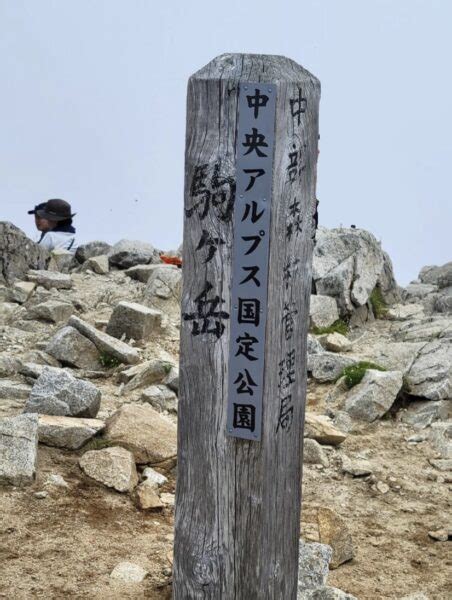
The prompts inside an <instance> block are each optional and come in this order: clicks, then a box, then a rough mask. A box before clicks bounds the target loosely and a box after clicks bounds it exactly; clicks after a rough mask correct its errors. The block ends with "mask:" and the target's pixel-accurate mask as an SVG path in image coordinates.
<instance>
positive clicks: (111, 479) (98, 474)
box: [80, 446, 138, 492]
mask: <svg viewBox="0 0 452 600" xmlns="http://www.w3.org/2000/svg"><path fill="white" fill-rule="evenodd" d="M80 467H81V468H82V469H83V471H84V472H85V473H86V474H87V475H89V477H92V478H93V479H95V480H96V481H99V482H100V483H103V484H104V485H106V486H107V487H111V488H114V489H115V490H117V491H118V492H131V491H132V490H133V488H134V487H135V486H136V485H137V483H138V475H137V471H136V467H135V461H134V459H133V455H132V453H131V452H129V451H128V450H126V449H125V448H120V447H119V446H116V447H112V448H103V449H102V450H89V451H88V452H85V454H84V455H83V456H82V457H81V459H80Z"/></svg>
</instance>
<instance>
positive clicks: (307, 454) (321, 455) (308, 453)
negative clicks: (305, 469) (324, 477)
mask: <svg viewBox="0 0 452 600" xmlns="http://www.w3.org/2000/svg"><path fill="white" fill-rule="evenodd" d="M303 462H304V463H306V464H314V465H315V464H320V465H323V466H324V467H328V465H329V464H330V463H329V460H328V457H327V456H326V454H325V451H324V450H323V448H322V446H321V445H320V444H319V443H318V442H316V441H315V440H312V439H310V438H305V439H304V445H303Z"/></svg>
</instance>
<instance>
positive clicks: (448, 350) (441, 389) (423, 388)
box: [405, 338, 452, 400]
mask: <svg viewBox="0 0 452 600" xmlns="http://www.w3.org/2000/svg"><path fill="white" fill-rule="evenodd" d="M405 381H406V385H407V391H409V392H410V394H412V395H413V396H420V397H422V398H428V399H429V400H446V399H448V398H451V397H452V339H451V338H449V339H439V340H433V341H431V342H429V343H427V344H425V345H424V346H423V348H422V349H421V350H420V352H419V353H418V355H417V356H416V358H415V360H414V362H413V364H412V366H411V368H410V369H409V371H408V373H407V375H406V379H405Z"/></svg>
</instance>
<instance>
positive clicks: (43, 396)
mask: <svg viewBox="0 0 452 600" xmlns="http://www.w3.org/2000/svg"><path fill="white" fill-rule="evenodd" d="M100 401H101V392H100V391H99V390H98V389H97V388H96V386H95V385H93V384H92V383H91V382H90V381H84V380H82V379H76V378H75V377H73V376H72V375H71V374H70V373H67V372H66V371H63V370H60V369H55V368H45V369H44V370H43V372H42V375H41V376H40V377H39V378H38V379H37V381H36V383H35V384H34V386H33V389H32V390H31V394H30V397H29V399H28V401H27V403H26V405H25V409H24V412H26V413H39V414H44V415H56V416H67V417H90V418H94V417H95V416H96V415H97V413H98V412H99V407H100Z"/></svg>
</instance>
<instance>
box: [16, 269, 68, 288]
mask: <svg viewBox="0 0 452 600" xmlns="http://www.w3.org/2000/svg"><path fill="white" fill-rule="evenodd" d="M27 279H28V281H33V282H34V283H36V284H37V285H42V286H43V287H45V288H46V289H47V290H51V289H57V290H70V289H71V288H72V286H73V285H74V282H73V281H72V278H71V276H70V275H67V274H65V273H58V272H57V271H29V272H28V274H27Z"/></svg>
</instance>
